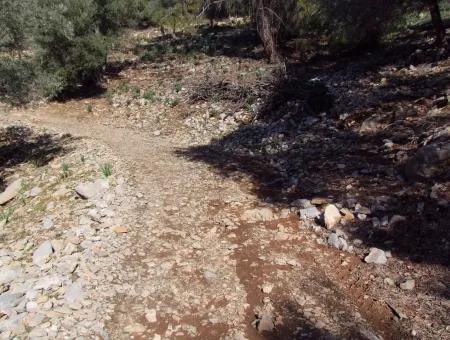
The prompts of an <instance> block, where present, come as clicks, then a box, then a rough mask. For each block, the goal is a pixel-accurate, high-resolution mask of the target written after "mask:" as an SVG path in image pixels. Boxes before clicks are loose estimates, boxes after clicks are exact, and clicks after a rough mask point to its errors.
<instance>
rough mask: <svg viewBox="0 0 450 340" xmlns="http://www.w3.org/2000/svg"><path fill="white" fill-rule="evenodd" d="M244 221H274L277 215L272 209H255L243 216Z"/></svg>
mask: <svg viewBox="0 0 450 340" xmlns="http://www.w3.org/2000/svg"><path fill="white" fill-rule="evenodd" d="M241 218H242V220H244V221H247V222H258V221H264V222H266V221H272V220H274V219H275V214H274V213H273V211H272V209H270V208H255V209H250V210H246V211H245V212H244V213H243V214H242V216H241Z"/></svg>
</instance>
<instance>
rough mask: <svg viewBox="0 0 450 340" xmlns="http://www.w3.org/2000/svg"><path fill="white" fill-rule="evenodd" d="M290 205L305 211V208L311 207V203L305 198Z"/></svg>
mask: <svg viewBox="0 0 450 340" xmlns="http://www.w3.org/2000/svg"><path fill="white" fill-rule="evenodd" d="M291 205H292V206H293V207H297V208H301V209H306V208H309V207H312V204H311V201H310V200H307V199H305V198H301V199H298V200H295V201H293V202H292V203H291Z"/></svg>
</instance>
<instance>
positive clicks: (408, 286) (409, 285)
mask: <svg viewBox="0 0 450 340" xmlns="http://www.w3.org/2000/svg"><path fill="white" fill-rule="evenodd" d="M415 286H416V282H415V281H414V280H413V279H409V280H405V281H403V282H402V283H400V288H401V289H403V290H413V289H414V287H415Z"/></svg>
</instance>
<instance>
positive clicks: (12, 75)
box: [0, 57, 36, 104]
mask: <svg viewBox="0 0 450 340" xmlns="http://www.w3.org/2000/svg"><path fill="white" fill-rule="evenodd" d="M33 69H34V65H33V64H32V62H30V61H29V60H26V59H15V58H11V57H5V58H1V59H0V100H2V101H5V102H7V103H10V104H22V103H25V102H27V101H28V100H30V99H31V97H32V91H31V90H32V89H33V85H34V82H35V77H36V74H35V72H34V71H33Z"/></svg>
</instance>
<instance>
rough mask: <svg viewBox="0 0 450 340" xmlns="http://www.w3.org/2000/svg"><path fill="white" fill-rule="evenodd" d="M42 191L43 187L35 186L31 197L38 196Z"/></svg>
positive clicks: (31, 191)
mask: <svg viewBox="0 0 450 340" xmlns="http://www.w3.org/2000/svg"><path fill="white" fill-rule="evenodd" d="M41 192H42V189H41V188H39V187H34V188H33V189H31V190H30V196H31V197H36V196H38V195H39V194H40V193H41Z"/></svg>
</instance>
